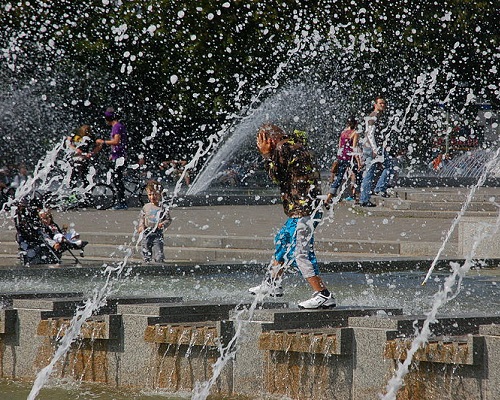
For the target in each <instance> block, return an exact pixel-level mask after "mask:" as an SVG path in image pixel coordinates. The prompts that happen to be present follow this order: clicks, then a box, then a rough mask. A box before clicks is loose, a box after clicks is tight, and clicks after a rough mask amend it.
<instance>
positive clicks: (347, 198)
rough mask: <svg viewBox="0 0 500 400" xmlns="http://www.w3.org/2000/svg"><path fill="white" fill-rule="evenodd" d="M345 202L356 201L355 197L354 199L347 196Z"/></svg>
mask: <svg viewBox="0 0 500 400" xmlns="http://www.w3.org/2000/svg"><path fill="white" fill-rule="evenodd" d="M345 201H354V197H352V196H347V197H346V198H345Z"/></svg>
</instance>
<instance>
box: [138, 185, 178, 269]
mask: <svg viewBox="0 0 500 400" xmlns="http://www.w3.org/2000/svg"><path fill="white" fill-rule="evenodd" d="M161 192H162V187H161V184H160V183H159V182H157V181H149V182H148V183H147V184H146V193H147V195H148V200H149V203H147V204H145V205H144V207H142V210H141V214H140V217H139V228H138V232H139V233H140V234H141V236H142V257H143V259H144V261H146V262H150V261H151V260H153V261H154V262H158V263H161V262H163V261H164V258H165V256H164V253H163V244H164V239H163V230H164V229H165V228H166V227H168V226H169V225H170V223H171V222H172V218H171V217H170V212H169V210H168V209H166V208H164V207H163V206H162V204H161Z"/></svg>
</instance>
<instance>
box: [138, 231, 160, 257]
mask: <svg viewBox="0 0 500 400" xmlns="http://www.w3.org/2000/svg"><path fill="white" fill-rule="evenodd" d="M163 243H164V240H163V231H162V230H161V229H157V230H155V231H151V230H146V231H144V237H143V238H142V257H143V259H144V261H146V262H149V261H151V259H153V261H155V262H163V261H164V258H165V256H164V253H163Z"/></svg>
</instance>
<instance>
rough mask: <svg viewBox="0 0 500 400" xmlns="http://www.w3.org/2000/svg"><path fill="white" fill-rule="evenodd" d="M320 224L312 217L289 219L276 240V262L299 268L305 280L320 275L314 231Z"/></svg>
mask: <svg viewBox="0 0 500 400" xmlns="http://www.w3.org/2000/svg"><path fill="white" fill-rule="evenodd" d="M318 222H319V220H318V219H314V220H313V219H312V218H311V217H310V216H308V217H301V218H288V220H287V221H286V222H285V225H283V227H282V228H281V229H280V231H279V232H278V234H277V235H276V237H275V238H274V247H275V251H274V258H275V260H276V261H278V262H279V263H280V264H284V265H285V266H287V265H291V266H293V267H294V268H297V269H298V270H299V271H300V273H301V274H302V276H303V277H304V278H310V277H313V276H316V275H319V268H318V261H317V259H316V254H315V253H314V229H315V228H316V225H317V224H318Z"/></svg>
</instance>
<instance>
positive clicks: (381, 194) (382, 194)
mask: <svg viewBox="0 0 500 400" xmlns="http://www.w3.org/2000/svg"><path fill="white" fill-rule="evenodd" d="M375 196H380V197H385V198H387V197H391V196H389V195H388V194H387V193H386V192H375Z"/></svg>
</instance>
